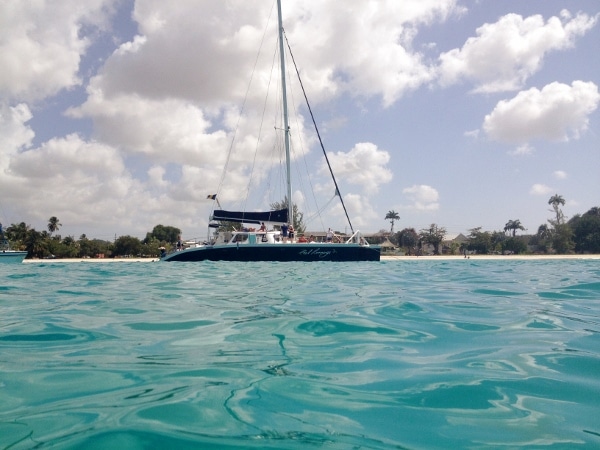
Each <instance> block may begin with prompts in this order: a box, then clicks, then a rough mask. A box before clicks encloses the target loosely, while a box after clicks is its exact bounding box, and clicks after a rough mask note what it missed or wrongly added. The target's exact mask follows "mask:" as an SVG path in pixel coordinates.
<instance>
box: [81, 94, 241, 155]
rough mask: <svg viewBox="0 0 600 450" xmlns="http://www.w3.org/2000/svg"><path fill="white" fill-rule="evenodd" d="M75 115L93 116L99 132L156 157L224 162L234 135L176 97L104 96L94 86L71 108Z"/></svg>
mask: <svg viewBox="0 0 600 450" xmlns="http://www.w3.org/2000/svg"><path fill="white" fill-rule="evenodd" d="M69 115H71V116H72V117H85V116H89V117H93V118H94V121H95V125H96V127H95V135H96V136H95V137H96V138H97V139H101V140H102V141H103V142H106V143H108V144H111V145H114V146H118V147H120V148H121V149H122V150H124V151H125V152H126V153H131V154H142V155H144V156H146V157H147V158H149V159H150V160H151V161H153V162H165V161H179V162H180V163H182V164H183V163H187V164H197V165H199V164H204V163H207V162H210V163H211V164H216V165H222V164H223V163H224V161H225V155H226V153H227V147H228V145H229V144H230V141H231V138H230V137H229V136H227V134H226V132H225V131H223V130H218V129H217V130H215V131H210V130H209V128H210V126H211V125H212V123H211V122H210V121H209V120H206V119H205V118H204V114H203V112H202V110H200V109H199V108H198V107H196V106H194V105H192V104H190V103H189V102H186V101H184V100H178V99H163V100H155V99H148V98H143V97H140V96H138V95H118V96H114V97H112V98H110V99H106V98H104V96H103V95H102V93H101V91H100V90H95V89H93V88H90V96H89V98H88V100H87V102H86V103H85V104H84V105H83V106H82V107H80V108H75V109H72V110H70V111H69Z"/></svg>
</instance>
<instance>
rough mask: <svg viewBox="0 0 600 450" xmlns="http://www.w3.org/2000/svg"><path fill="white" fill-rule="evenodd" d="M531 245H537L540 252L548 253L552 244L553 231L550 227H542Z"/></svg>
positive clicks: (544, 225) (543, 225)
mask: <svg viewBox="0 0 600 450" xmlns="http://www.w3.org/2000/svg"><path fill="white" fill-rule="evenodd" d="M530 243H531V244H533V245H535V246H536V247H537V249H538V250H539V251H541V252H544V253H547V252H548V249H549V247H550V245H551V244H552V230H551V229H550V227H549V226H548V225H546V224H542V225H540V226H539V227H538V230H537V233H536V234H535V235H534V236H533V237H532V239H531V241H530Z"/></svg>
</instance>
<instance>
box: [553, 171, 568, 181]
mask: <svg viewBox="0 0 600 450" xmlns="http://www.w3.org/2000/svg"><path fill="white" fill-rule="evenodd" d="M553 175H554V178H556V179H557V180H565V179H566V178H567V172H565V171H564V170H555V171H554V173H553Z"/></svg>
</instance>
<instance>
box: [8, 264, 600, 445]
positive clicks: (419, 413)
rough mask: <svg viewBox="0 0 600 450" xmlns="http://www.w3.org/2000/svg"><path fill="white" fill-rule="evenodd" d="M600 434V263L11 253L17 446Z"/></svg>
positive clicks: (12, 406)
mask: <svg viewBox="0 0 600 450" xmlns="http://www.w3.org/2000/svg"><path fill="white" fill-rule="evenodd" d="M29 448H39V449H44V448H53V449H63V448H64V449H71V448H85V449H154V448H161V449H192V448H193V449H197V448H202V449H222V448H231V449H238V448H272V449H280V448H281V449H287V448H302V449H310V448H334V449H351V448H355V449H361V448H364V449H391V448H403V449H449V448H451V449H459V448H460V449H483V448H494V449H498V448H500V449H502V448H507V449H518V448H536V449H537V448H553V449H563V448H564V449H579V448H582V449H584V448H589V449H598V448H600V261H598V260H550V261H544V260H532V261H529V260H526V261H523V260H515V261H511V260H498V261H494V260H492V261H490V260H480V261H478V260H476V259H475V258H473V259H461V260H451V261H431V260H427V261H425V260H417V259H415V260H403V261H382V262H379V263H375V262H372V263H254V264H252V263H224V262H204V263H161V262H156V263H133V262H132V263H113V264H110V263H95V264H94V263H57V262H52V263H34V264H21V265H8V264H6V265H2V266H1V267H0V449H29Z"/></svg>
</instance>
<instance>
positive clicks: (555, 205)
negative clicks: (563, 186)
mask: <svg viewBox="0 0 600 450" xmlns="http://www.w3.org/2000/svg"><path fill="white" fill-rule="evenodd" d="M565 203H566V202H565V199H564V198H563V197H562V195H558V194H554V195H553V196H552V197H550V200H548V204H549V205H552V209H551V211H554V214H555V215H556V222H555V223H552V222H551V223H552V225H554V224H556V225H560V224H561V223H563V222H564V220H565V216H564V214H563V212H562V210H561V209H560V206H561V205H562V206H565Z"/></svg>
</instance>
